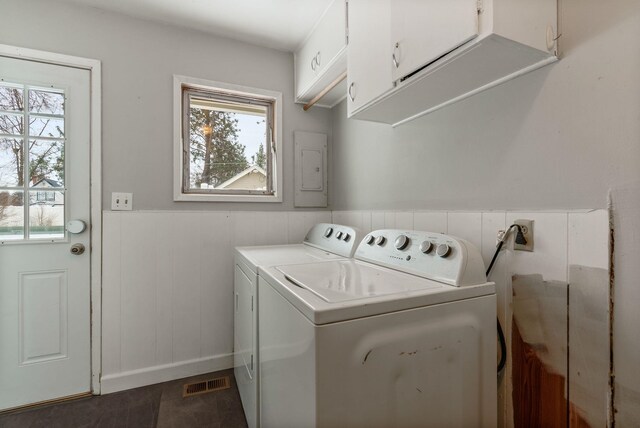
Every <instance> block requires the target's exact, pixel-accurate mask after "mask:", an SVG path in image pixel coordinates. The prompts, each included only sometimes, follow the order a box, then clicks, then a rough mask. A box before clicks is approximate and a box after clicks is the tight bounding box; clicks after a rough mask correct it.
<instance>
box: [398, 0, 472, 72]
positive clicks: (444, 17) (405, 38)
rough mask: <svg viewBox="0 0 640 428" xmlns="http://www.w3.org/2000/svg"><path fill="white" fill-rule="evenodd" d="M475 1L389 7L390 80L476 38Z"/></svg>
mask: <svg viewBox="0 0 640 428" xmlns="http://www.w3.org/2000/svg"><path fill="white" fill-rule="evenodd" d="M477 5H478V2H477V0H428V1H426V0H395V1H394V2H393V5H392V7H391V40H390V42H391V48H390V49H389V50H388V51H387V52H392V53H391V60H392V62H393V65H394V67H393V80H398V79H402V78H403V77H405V76H407V75H409V74H411V73H413V72H415V71H416V70H419V69H420V68H422V67H424V66H425V65H427V64H429V63H431V62H433V61H435V60H436V59H438V58H440V57H441V56H443V55H445V54H447V53H449V52H451V51H452V50H454V49H456V48H457V47H459V46H461V45H463V44H464V43H466V42H468V41H469V40H471V39H473V38H475V37H477V36H478V6H477Z"/></svg>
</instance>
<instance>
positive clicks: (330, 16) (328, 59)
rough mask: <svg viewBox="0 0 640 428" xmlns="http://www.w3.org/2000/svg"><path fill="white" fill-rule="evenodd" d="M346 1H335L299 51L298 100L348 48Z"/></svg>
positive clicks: (297, 66) (297, 54) (296, 67)
mask: <svg viewBox="0 0 640 428" xmlns="http://www.w3.org/2000/svg"><path fill="white" fill-rule="evenodd" d="M346 28H347V27H346V5H345V0H334V1H333V3H331V5H330V6H329V7H328V8H327V10H326V12H325V13H324V15H323V16H322V18H321V19H320V21H319V22H318V24H317V25H316V26H315V28H314V29H313V31H312V33H311V35H310V36H309V37H308V39H307V40H306V42H305V43H304V45H303V46H302V47H301V48H300V49H299V50H298V51H297V52H296V58H295V60H296V65H295V70H296V97H297V98H301V97H303V96H304V94H305V93H306V92H307V91H308V90H309V88H310V87H311V86H312V85H313V84H314V82H315V80H316V79H317V78H318V77H320V76H322V74H323V73H324V72H325V71H326V70H327V68H328V67H329V66H330V65H331V64H332V62H333V61H334V59H335V58H336V57H337V56H338V54H339V53H340V52H341V51H342V50H343V49H344V47H345V45H346Z"/></svg>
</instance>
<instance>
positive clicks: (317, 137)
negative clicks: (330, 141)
mask: <svg viewBox="0 0 640 428" xmlns="http://www.w3.org/2000/svg"><path fill="white" fill-rule="evenodd" d="M294 139H295V186H296V190H295V197H294V205H295V206H296V207H326V206H327V136H326V135H325V134H318V133H315V132H298V131H297V132H295V134H294Z"/></svg>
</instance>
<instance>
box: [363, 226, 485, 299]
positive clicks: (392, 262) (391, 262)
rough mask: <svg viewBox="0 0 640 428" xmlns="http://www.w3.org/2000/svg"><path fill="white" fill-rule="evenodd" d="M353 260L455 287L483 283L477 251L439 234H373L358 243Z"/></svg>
mask: <svg viewBox="0 0 640 428" xmlns="http://www.w3.org/2000/svg"><path fill="white" fill-rule="evenodd" d="M355 258H356V259H359V260H362V261H366V262H370V263H374V264H377V265H380V266H386V267H389V268H392V269H397V270H400V271H403V272H408V273H411V274H414V275H418V276H421V277H423V278H428V279H433V280H435V281H439V282H443V283H445V284H449V285H454V286H457V287H461V286H465V285H479V284H484V283H485V282H487V277H486V275H485V267H484V262H483V260H482V256H481V254H480V251H479V250H478V248H476V247H475V246H474V245H473V244H471V243H470V242H468V241H465V240H464V239H460V238H456V237H454V236H450V235H443V234H440V233H434V232H421V231H416V230H398V229H384V230H376V231H373V232H371V233H369V234H368V235H366V236H365V237H364V238H363V239H362V242H360V245H359V246H358V248H357V250H356V253H355Z"/></svg>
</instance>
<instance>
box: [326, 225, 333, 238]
mask: <svg viewBox="0 0 640 428" xmlns="http://www.w3.org/2000/svg"><path fill="white" fill-rule="evenodd" d="M332 233H333V227H327V230H325V231H324V237H325V238H328V237H330V236H331V234H332Z"/></svg>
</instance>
